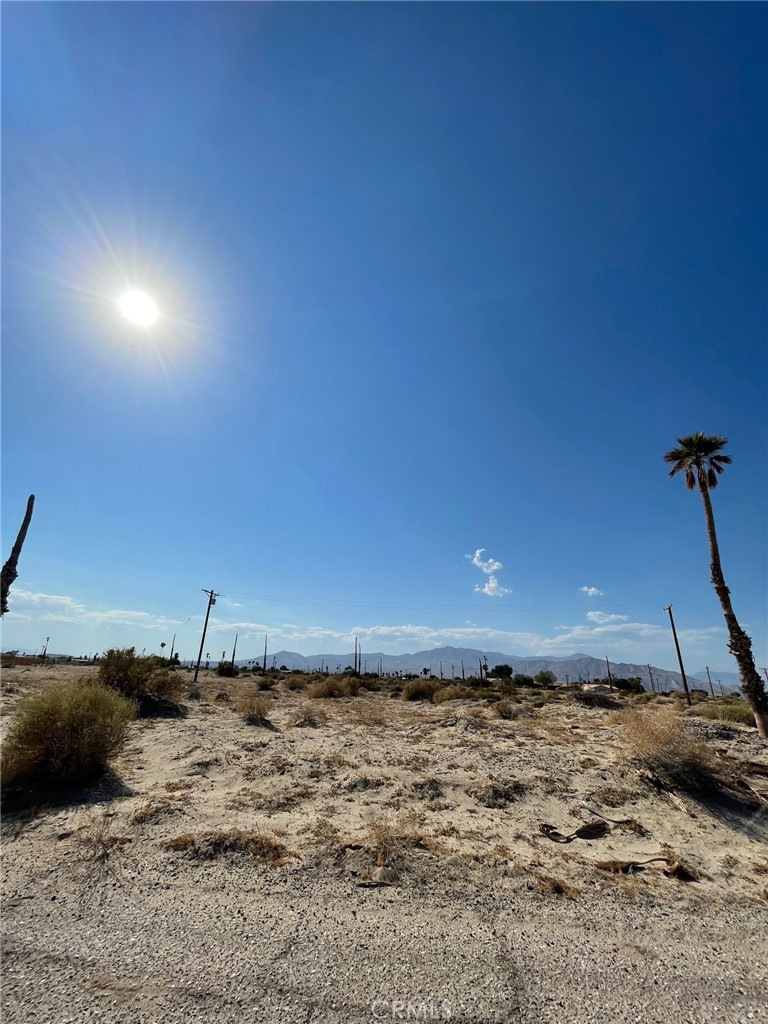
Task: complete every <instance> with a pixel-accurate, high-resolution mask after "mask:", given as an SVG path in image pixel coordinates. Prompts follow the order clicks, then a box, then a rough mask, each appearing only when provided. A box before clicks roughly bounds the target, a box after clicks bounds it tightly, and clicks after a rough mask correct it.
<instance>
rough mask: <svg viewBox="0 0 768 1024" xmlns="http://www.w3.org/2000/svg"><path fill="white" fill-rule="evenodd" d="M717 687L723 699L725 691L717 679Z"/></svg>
mask: <svg viewBox="0 0 768 1024" xmlns="http://www.w3.org/2000/svg"><path fill="white" fill-rule="evenodd" d="M717 685H718V686H719V687H720V696H721V697H724V696H725V690H724V689H723V684H722V683H721V682H720V680H719V679H718V680H717Z"/></svg>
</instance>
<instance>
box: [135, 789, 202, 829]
mask: <svg viewBox="0 0 768 1024" xmlns="http://www.w3.org/2000/svg"><path fill="white" fill-rule="evenodd" d="M188 800H189V794H188V793H184V794H182V795H181V796H180V797H177V798H176V799H171V798H170V797H161V798H160V799H159V800H147V801H146V802H145V803H143V804H142V805H141V807H139V808H138V810H136V811H134V813H133V816H132V817H131V822H132V823H133V824H134V825H156V824H157V822H158V821H161V820H162V819H163V818H165V817H167V816H168V815H169V814H180V813H182V811H183V808H182V806H181V805H182V803H186V802H188Z"/></svg>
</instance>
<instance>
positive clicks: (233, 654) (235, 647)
mask: <svg viewBox="0 0 768 1024" xmlns="http://www.w3.org/2000/svg"><path fill="white" fill-rule="evenodd" d="M236 650H237V633H235V646H234V647H233V648H232V668H234V667H235V651H236Z"/></svg>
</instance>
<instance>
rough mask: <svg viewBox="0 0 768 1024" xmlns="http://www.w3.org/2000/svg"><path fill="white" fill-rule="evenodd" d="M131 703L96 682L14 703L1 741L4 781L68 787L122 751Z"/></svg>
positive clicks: (88, 777)
mask: <svg viewBox="0 0 768 1024" xmlns="http://www.w3.org/2000/svg"><path fill="white" fill-rule="evenodd" d="M135 714H136V705H135V704H134V703H133V702H132V701H129V700H126V699H125V698H124V697H121V696H120V695H119V694H117V693H115V692H114V691H112V690H108V689H106V688H105V687H103V686H99V685H98V684H97V683H82V682H81V683H69V684H67V685H65V686H54V687H51V688H50V689H48V690H43V691H42V692H41V693H38V694H37V695H35V696H32V697H29V698H27V699H26V700H23V701H21V702H20V703H19V705H18V707H17V709H16V713H15V716H14V721H13V724H12V725H11V728H10V730H9V733H8V736H7V738H6V740H5V743H4V744H3V751H2V774H3V781H4V784H5V785H11V786H14V785H18V786H29V785H31V786H36V785H37V784H38V783H42V784H46V785H50V784H63V785H72V784H76V783H82V782H87V781H90V780H92V779H94V778H97V777H98V776H99V775H101V774H102V773H103V772H104V770H105V769H106V767H107V765H108V764H109V762H110V760H111V759H112V758H113V757H114V756H115V755H116V754H117V753H118V752H119V751H120V750H121V749H122V747H123V745H124V743H125V738H126V733H127V730H128V724H129V722H130V721H131V719H132V718H133V717H134V715H135Z"/></svg>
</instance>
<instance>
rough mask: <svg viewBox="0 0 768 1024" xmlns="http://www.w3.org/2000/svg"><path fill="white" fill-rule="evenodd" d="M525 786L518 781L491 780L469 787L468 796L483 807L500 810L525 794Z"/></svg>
mask: <svg viewBox="0 0 768 1024" xmlns="http://www.w3.org/2000/svg"><path fill="white" fill-rule="evenodd" d="M525 789H526V787H525V784H524V783H522V782H520V781H519V780H518V779H495V778H489V779H488V780H487V781H485V782H479V783H476V784H475V785H474V786H468V787H467V795H468V796H471V797H472V799H473V800H477V802H478V803H479V804H482V805H483V807H491V808H500V807H507V806H508V805H509V804H511V803H514V802H515V800H517V799H518V798H519V797H521V796H522V795H523V793H525Z"/></svg>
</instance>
